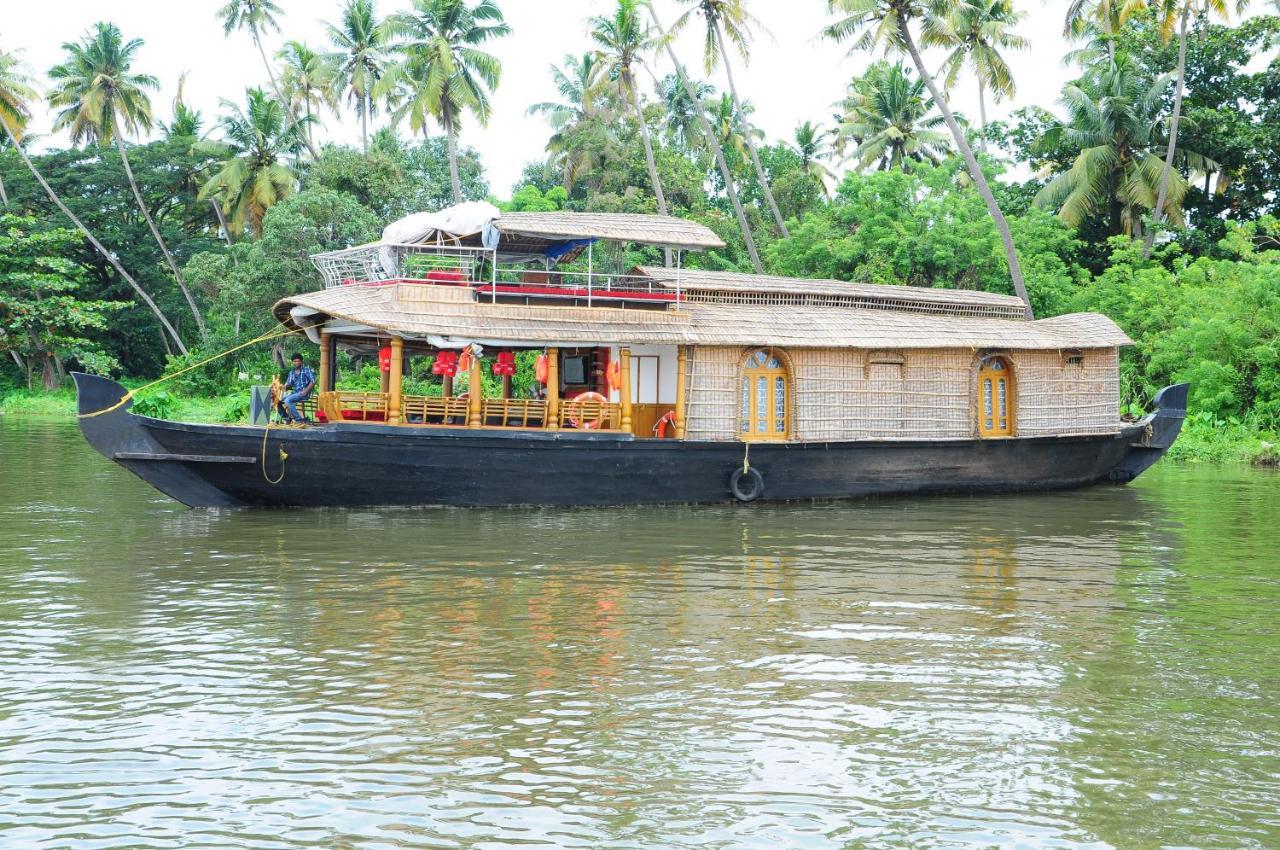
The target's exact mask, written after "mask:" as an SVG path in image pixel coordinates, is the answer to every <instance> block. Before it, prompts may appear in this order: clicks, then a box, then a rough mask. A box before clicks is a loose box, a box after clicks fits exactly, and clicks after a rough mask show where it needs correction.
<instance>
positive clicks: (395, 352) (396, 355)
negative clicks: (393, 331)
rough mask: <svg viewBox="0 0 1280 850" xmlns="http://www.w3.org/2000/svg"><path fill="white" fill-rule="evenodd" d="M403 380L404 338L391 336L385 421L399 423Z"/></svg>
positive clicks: (393, 423) (391, 423)
mask: <svg viewBox="0 0 1280 850" xmlns="http://www.w3.org/2000/svg"><path fill="white" fill-rule="evenodd" d="M403 381H404V340H403V339H401V338H400V337H398V336H393V337H391V372H390V374H388V375H387V395H388V398H387V423H388V424H390V425H399V424H400V390H401V384H402V383H403Z"/></svg>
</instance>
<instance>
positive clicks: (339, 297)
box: [274, 283, 1132, 350]
mask: <svg viewBox="0 0 1280 850" xmlns="http://www.w3.org/2000/svg"><path fill="white" fill-rule="evenodd" d="M274 312H275V316H276V318H277V319H278V320H279V321H280V322H281V323H283V324H284V325H286V326H288V327H294V328H306V327H312V328H315V327H318V326H319V325H320V324H328V329H329V330H330V331H331V332H340V333H343V334H348V335H356V336H358V335H368V336H378V335H398V336H405V337H409V338H418V339H423V340H427V341H430V342H431V344H433V345H436V346H437V347H457V346H460V345H464V344H467V343H469V342H481V341H489V342H494V341H500V342H503V343H506V344H509V345H512V346H516V345H521V344H524V345H527V346H529V347H533V346H542V345H553V344H561V345H563V344H566V343H567V342H569V341H572V342H575V343H581V344H584V345H605V344H632V345H643V344H656V345H663V344H666V345H672V344H680V345H704V346H778V347H788V348H857V349H955V348H972V349H980V348H1008V349H1024V350H1069V349H1087V348H1114V347H1116V346H1121V345H1130V344H1132V341H1131V340H1130V339H1129V338H1128V337H1127V336H1126V335H1125V333H1124V331H1122V330H1121V329H1120V328H1119V326H1117V325H1116V323H1115V322H1113V321H1112V320H1111V319H1109V318H1107V317H1106V316H1103V315H1100V314H1097V313H1073V314H1070V315H1065V316H1055V317H1053V318H1050V319H1040V320H1038V321H1032V322H1029V321H1010V320H1008V319H1002V318H990V317H985V316H983V317H964V316H955V315H946V314H937V313H928V312H907V311H901V310H892V309H866V308H860V307H836V308H833V307H830V306H808V305H799V306H797V305H789V304H723V303H698V302H683V303H681V304H680V305H679V306H678V308H673V309H667V310H635V309H620V308H616V307H576V306H540V305H525V304H509V303H496V304H495V303H486V302H484V301H483V300H479V301H478V300H475V299H474V297H473V294H472V293H471V292H470V291H469V290H467V289H464V288H460V287H447V286H431V285H424V284H416V283H399V284H395V285H390V286H376V287H371V286H344V287H337V288H332V289H326V290H322V291H320V292H312V293H307V294H303V295H293V296H290V297H288V298H285V299H282V300H281V301H279V302H277V304H276V305H275V308H274Z"/></svg>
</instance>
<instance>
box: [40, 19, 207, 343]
mask: <svg viewBox="0 0 1280 850" xmlns="http://www.w3.org/2000/svg"><path fill="white" fill-rule="evenodd" d="M142 43H143V42H142V39H140V38H134V39H130V40H128V41H125V40H124V37H123V35H122V34H121V32H120V28H119V27H117V26H116V25H115V24H110V23H105V22H103V23H98V24H97V25H96V26H95V27H94V28H93V29H91V30H90V31H89V34H88V35H86V36H85V38H84V41H82V42H67V43H65V44H63V45H62V49H63V50H65V51H66V52H67V59H66V61H65V62H63V63H62V64H61V65H56V66H54V67H53V68H52V69H50V71H49V79H50V80H52V81H53V84H54V86H53V89H52V90H51V91H50V92H49V95H48V100H49V105H50V106H52V107H53V108H54V109H57V110H59V111H58V113H57V115H56V116H55V118H54V122H53V129H54V130H55V131H57V130H69V131H70V133H71V141H72V143H73V144H81V143H84V142H91V143H96V144H100V145H107V144H110V143H111V142H112V141H114V142H115V145H116V150H117V151H118V152H119V154H120V162H121V164H122V165H123V166H124V173H125V177H126V178H128V181H129V188H130V189H132V190H133V197H134V200H135V201H137V204H138V209H139V210H140V211H141V212H142V217H143V218H144V219H145V220H146V222H147V227H148V228H150V230H151V235H152V237H154V238H155V240H156V244H157V245H158V246H159V247H160V252H161V253H162V254H164V258H165V261H166V262H167V263H168V264H169V269H170V271H172V272H173V277H174V280H176V281H177V283H178V287H179V288H180V289H181V290H182V295H183V297H185V298H186V300H187V305H188V306H189V307H190V308H191V315H192V316H193V317H194V318H195V320H196V327H197V328H198V329H199V331H200V336H201V337H204V336H206V335H207V330H206V329H205V324H204V316H203V315H202V314H201V312H200V307H199V306H198V305H197V304H196V300H195V297H194V296H193V295H192V294H191V290H190V289H188V288H187V282H186V280H185V279H184V278H183V276H182V271H181V270H180V269H179V268H178V263H177V260H175V259H174V257H173V253H172V252H170V250H169V246H168V245H167V244H165V241H164V237H163V236H161V235H160V228H159V227H157V226H156V222H155V218H154V217H152V215H151V210H150V209H149V208H148V207H147V204H146V201H144V200H143V199H142V192H141V190H139V188H138V181H137V179H136V178H135V177H134V175H133V166H132V165H131V164H130V163H129V152H128V149H127V148H126V146H125V141H124V135H125V133H126V132H128V133H131V134H132V133H138V132H140V131H144V130H150V129H151V123H152V122H151V99H150V98H149V97H148V96H147V90H148V89H150V90H154V89H156V88H158V87H159V83H158V82H157V81H156V78H155V77H152V76H151V75H149V74H135V73H133V72H132V70H131V69H132V66H133V60H134V56H135V54H136V53H137V52H138V50H139V49H140V48H141V47H142Z"/></svg>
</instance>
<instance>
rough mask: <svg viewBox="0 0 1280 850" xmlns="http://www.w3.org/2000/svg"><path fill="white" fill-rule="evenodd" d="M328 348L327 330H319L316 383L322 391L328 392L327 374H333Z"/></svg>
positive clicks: (329, 347)
mask: <svg viewBox="0 0 1280 850" xmlns="http://www.w3.org/2000/svg"><path fill="white" fill-rule="evenodd" d="M330 349H331V346H330V345H329V332H328V331H320V375H319V377H318V378H317V379H316V385H317V387H318V389H319V392H322V393H327V392H329V376H330V375H332V374H333V364H332V363H330V362H329V358H330ZM317 394H318V393H317Z"/></svg>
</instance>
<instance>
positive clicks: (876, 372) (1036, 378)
mask: <svg viewBox="0 0 1280 850" xmlns="http://www.w3.org/2000/svg"><path fill="white" fill-rule="evenodd" d="M1073 353H1075V354H1079V355H1080V356H1082V357H1083V362H1082V363H1079V364H1075V363H1070V362H1068V357H1067V353H1064V352H1058V351H1012V352H1007V353H1006V354H1005V356H1006V357H1008V359H1009V360H1010V361H1012V364H1013V374H1014V380H1015V387H1016V393H1017V412H1016V418H1015V422H1016V427H1017V432H1016V433H1017V436H1021V437H1033V436H1047V435H1053V434H1087V433H1106V432H1111V431H1115V430H1116V429H1117V427H1118V426H1119V398H1120V388H1119V375H1118V371H1117V369H1118V362H1117V360H1118V358H1117V351H1116V349H1089V350H1086V351H1084V352H1073ZM746 354H747V350H746V349H739V348H702V347H697V348H694V349H693V350H692V352H691V355H690V358H689V360H690V362H689V395H688V397H689V410H688V436H689V437H690V438H692V439H697V440H736V439H737V438H738V422H739V421H740V419H741V416H742V413H741V410H742V387H741V369H742V361H743V360H744V359H745V357H746ZM786 354H787V355H788V356H789V359H790V362H791V367H792V370H793V382H792V388H793V399H794V405H793V407H794V409H793V420H792V434H791V437H792V439H794V440H801V441H827V440H830V441H839V440H870V439H893V438H898V439H913V438H915V439H967V438H970V437H973V436H975V433H976V432H975V425H976V422H975V413H974V403H975V402H974V399H975V392H976V375H977V368H976V367H977V362H978V359H979V355H980V352H977V351H970V350H968V349H914V350H906V351H863V350H847V349H791V350H789V351H787V352H786Z"/></svg>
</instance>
